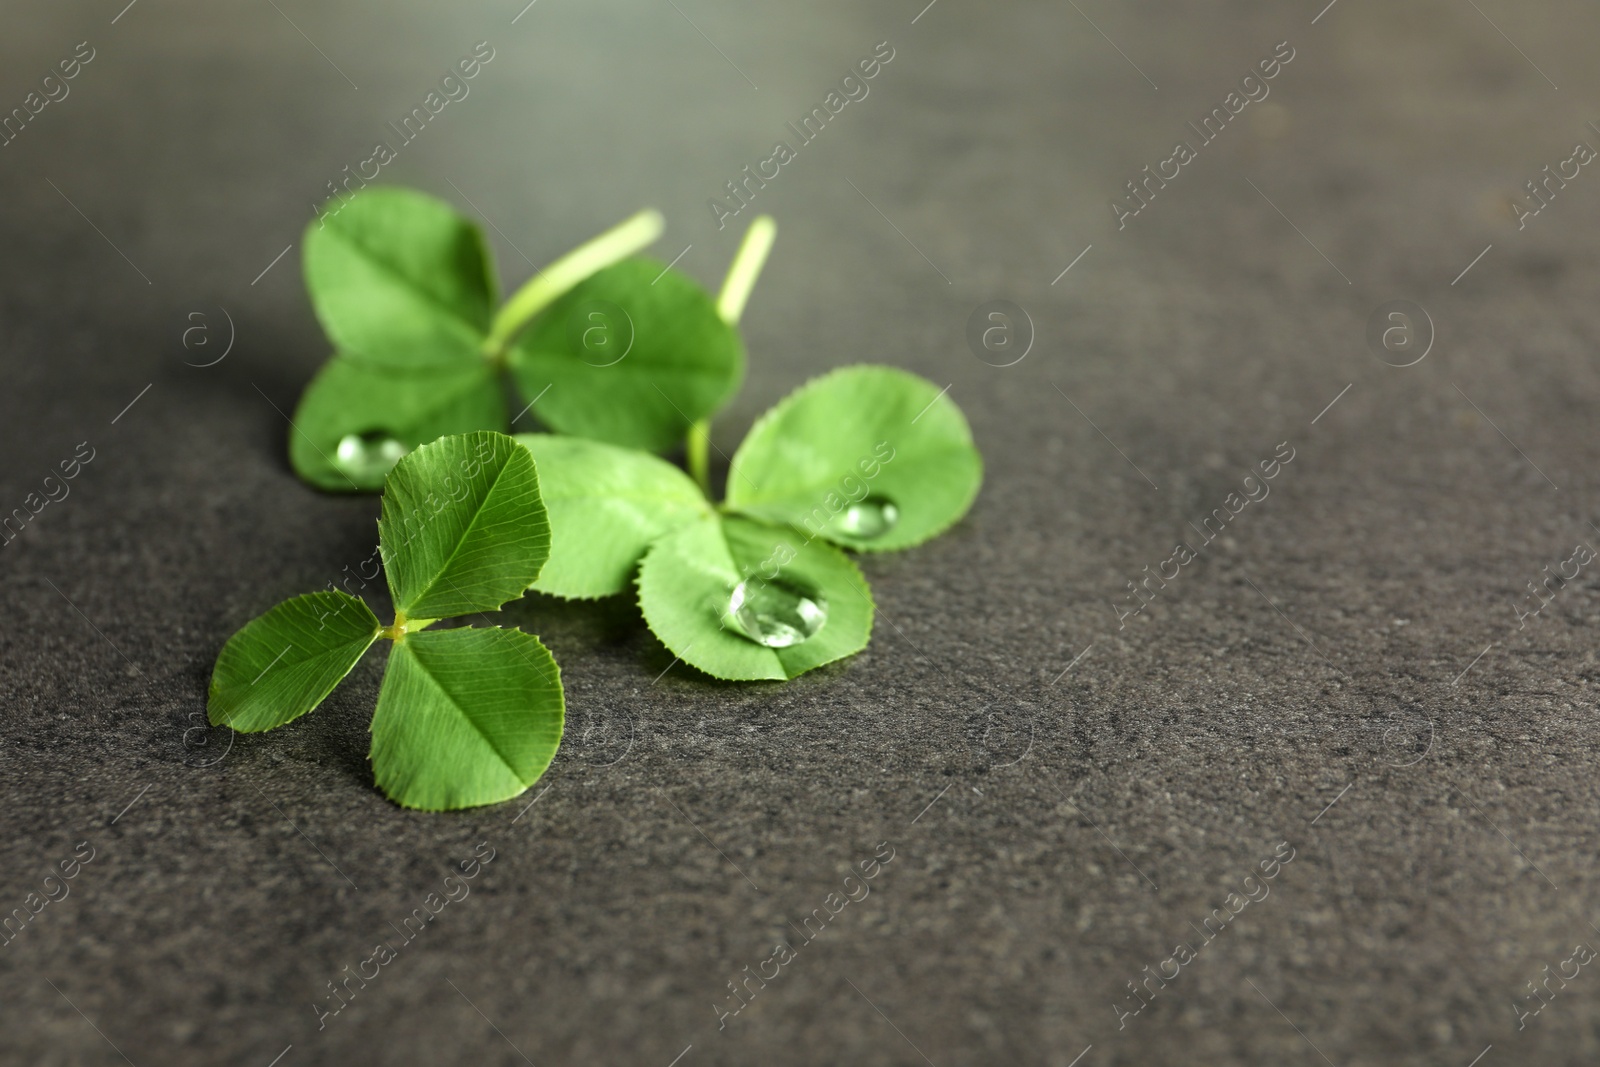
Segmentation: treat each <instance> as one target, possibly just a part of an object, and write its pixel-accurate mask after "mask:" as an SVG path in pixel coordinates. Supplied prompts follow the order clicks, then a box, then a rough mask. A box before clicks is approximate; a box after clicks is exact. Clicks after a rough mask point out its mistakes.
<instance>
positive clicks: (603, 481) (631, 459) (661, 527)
mask: <svg viewBox="0 0 1600 1067" xmlns="http://www.w3.org/2000/svg"><path fill="white" fill-rule="evenodd" d="M516 440H517V442H518V443H519V444H521V445H522V446H523V447H524V448H526V449H527V450H528V451H529V452H531V453H532V454H533V458H534V460H535V461H536V462H537V463H538V467H539V470H540V471H542V472H546V473H545V474H544V478H543V482H542V485H541V488H542V490H543V493H544V503H545V507H547V508H548V509H549V511H550V530H551V543H550V559H549V561H548V562H547V563H546V564H545V567H544V571H543V572H542V573H541V574H540V575H539V580H538V581H536V582H534V583H533V588H534V589H536V590H538V591H539V592H541V593H550V594H553V595H555V596H560V597H568V598H575V599H588V598H591V597H602V596H610V595H612V594H613V593H620V592H622V590H623V589H625V588H626V587H627V584H628V579H629V578H630V577H631V576H632V574H633V571H634V568H635V567H637V566H638V563H639V560H640V558H642V557H643V556H644V553H645V550H646V549H647V548H649V547H650V543H651V542H652V541H654V540H655V539H656V538H658V537H660V536H661V535H662V534H664V533H667V532H669V531H671V530H674V529H676V528H678V527H679V526H682V525H684V524H686V523H688V522H691V521H693V520H694V519H697V518H702V517H705V516H708V515H710V514H711V513H712V512H711V505H710V504H709V503H708V502H707V500H706V498H705V497H704V496H703V495H702V494H701V492H700V489H699V488H698V487H697V486H696V485H695V484H694V481H693V480H692V479H690V477H689V476H688V475H687V474H684V473H683V471H681V470H679V469H678V468H677V467H674V466H673V465H672V464H670V463H668V462H667V461H666V460H664V459H661V458H660V457H658V456H653V455H651V454H650V453H648V452H637V451H634V450H633V449H629V448H618V447H617V446H615V445H607V444H601V443H600V442H599V441H588V440H585V439H583V438H581V437H557V436H554V435H552V434H534V433H524V434H517V436H516ZM558 531H559V533H558Z"/></svg>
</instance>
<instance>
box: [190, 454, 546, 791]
mask: <svg viewBox="0 0 1600 1067" xmlns="http://www.w3.org/2000/svg"><path fill="white" fill-rule="evenodd" d="M378 529H379V549H380V551H381V553H382V556H383V560H384V564H385V569H386V570H387V573H388V580H389V588H390V591H391V592H392V594H393V597H394V602H395V619H394V622H393V623H392V624H391V625H389V626H382V625H380V624H379V622H378V619H377V617H376V616H374V615H373V614H372V612H371V610H370V609H368V608H367V606H366V604H365V603H363V602H362V601H361V600H359V599H358V598H356V597H352V596H350V595H348V594H345V593H340V592H331V591H325V592H320V593H311V594H308V595H306V596H300V597H295V598H293V599H291V600H288V601H285V602H284V603H282V604H279V605H278V606H277V607H275V608H273V609H272V610H271V611H268V612H267V613H266V614H265V615H262V616H260V617H259V618H257V619H254V620H253V621H251V622H250V623H248V624H246V625H245V627H244V628H243V629H241V630H240V631H239V632H238V633H236V634H234V635H233V637H231V638H230V639H229V640H228V642H227V644H226V645H225V646H223V649H222V652H221V653H220V654H219V655H218V656H217V664H216V667H215V669H214V670H213V671H212V676H211V689H210V696H209V701H208V710H209V713H210V719H211V722H212V723H214V724H216V725H224V724H226V725H231V726H233V727H234V728H235V729H237V730H241V731H245V732H255V731H261V730H270V729H273V728H274V727H277V726H282V725H283V724H285V723H287V722H290V721H292V720H293V719H295V718H298V717H299V716H301V715H304V714H305V713H306V712H308V711H311V710H312V709H314V708H315V707H316V706H317V705H318V704H320V703H321V702H322V701H323V700H324V699H325V698H326V697H327V695H328V694H329V693H330V692H332V691H333V688H334V686H336V685H337V684H338V683H339V681H340V679H342V678H343V677H344V676H345V675H346V674H348V673H349V672H350V670H351V669H352V668H354V666H355V665H356V663H357V662H358V661H359V660H360V658H361V656H362V655H363V654H364V653H365V652H366V651H367V649H368V648H370V647H371V645H372V643H373V642H374V641H376V640H377V639H378V638H379V637H387V638H389V639H391V640H392V641H393V642H394V650H393V652H392V653H391V654H390V657H389V663H388V668H387V670H386V672H385V677H384V681H383V687H382V689H381V690H380V692H379V697H378V707H377V710H376V712H375V714H374V717H373V723H372V735H373V743H372V752H371V758H372V765H373V774H374V777H375V779H376V781H377V783H378V786H379V788H381V789H382V790H383V791H384V793H385V794H386V795H387V796H388V797H389V798H390V799H391V800H393V801H395V802H396V803H397V804H400V805H402V806H405V807H412V808H421V809H424V810H428V811H442V810H447V809H453V808H464V807H472V806H474V805H479V804H491V803H495V802H496V801H500V800H505V799H508V798H509V797H512V796H515V795H516V794H518V793H520V792H522V791H523V790H525V789H526V788H527V787H528V786H530V785H532V784H533V783H534V782H535V781H537V780H538V778H539V776H540V775H542V774H543V773H544V771H545V769H546V768H547V767H548V766H549V764H550V761H551V759H552V758H554V756H555V752H556V749H557V747H558V746H559V745H560V742H561V731H562V726H563V722H564V719H565V707H566V706H565V702H564V698H563V695H562V689H561V679H560V672H559V670H558V669H557V667H556V664H555V661H554V659H553V658H552V657H551V656H550V653H549V652H548V651H547V650H546V649H545V647H544V645H543V644H541V643H540V641H539V639H538V638H536V637H532V636H530V635H528V634H524V633H521V632H520V631H515V630H501V629H498V628H496V629H472V628H461V629H454V630H444V631H438V632H433V633H424V632H420V631H422V630H423V629H424V628H425V627H427V626H429V625H431V624H432V623H433V622H435V621H437V620H438V619H440V618H444V617H449V616H454V615H462V614H469V613H473V612H480V611H493V610H495V609H496V608H498V607H500V606H501V605H502V604H504V603H505V602H507V601H509V600H512V599H514V598H516V597H518V596H520V595H521V594H522V593H523V592H524V591H525V590H526V589H527V588H528V586H530V585H531V584H532V583H533V582H534V581H535V580H536V579H537V578H538V577H539V572H540V570H541V568H542V567H543V566H544V563H545V560H546V559H547V558H548V556H549V554H550V531H549V523H548V520H547V516H546V513H545V508H544V504H543V502H542V500H541V498H540V493H539V476H538V471H537V469H536V467H535V465H534V461H533V458H532V456H531V454H530V453H529V452H528V450H527V449H525V448H523V447H522V446H520V445H518V444H517V443H516V442H515V441H513V440H511V438H509V437H507V436H505V435H504V434H498V433H490V432H481V431H480V432H475V433H469V434H461V435H456V436H450V437H444V438H440V439H439V440H437V441H434V442H431V443H429V444H425V445H423V446H421V447H420V448H418V449H416V450H415V451H414V452H411V453H410V454H408V455H406V456H404V457H403V458H401V459H400V460H399V461H398V462H397V463H396V465H395V467H394V470H393V471H392V472H391V473H390V474H389V476H388V479H387V481H386V484H385V488H384V498H383V517H382V518H381V519H380V520H379V523H378Z"/></svg>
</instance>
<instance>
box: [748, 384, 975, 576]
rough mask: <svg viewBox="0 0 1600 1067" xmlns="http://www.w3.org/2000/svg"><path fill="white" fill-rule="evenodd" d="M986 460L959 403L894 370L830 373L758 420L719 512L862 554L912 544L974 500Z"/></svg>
mask: <svg viewBox="0 0 1600 1067" xmlns="http://www.w3.org/2000/svg"><path fill="white" fill-rule="evenodd" d="M982 480H983V460H982V459H981V458H980V457H979V455H978V450H977V449H976V448H974V447H973V445H972V431H971V430H969V429H968V428H967V420H966V419H965V418H964V417H963V416H962V414H961V409H960V408H958V407H956V405H955V402H954V401H952V400H951V399H950V398H949V396H948V395H946V394H945V392H944V391H943V390H940V389H938V388H936V387H935V386H934V385H933V383H932V382H929V381H928V380H927V379H925V378H919V377H917V376H916V375H914V374H908V373H907V372H905V371H902V370H896V369H895V368H893V367H873V366H856V367H844V368H841V369H840V370H836V371H832V372H831V373H829V374H826V375H824V376H822V377H821V378H817V379H814V380H813V381H810V382H808V383H806V384H805V385H804V386H802V387H800V388H799V389H797V390H795V392H793V393H791V394H790V395H789V396H788V397H786V398H785V399H784V400H783V401H782V402H781V403H780V404H778V406H777V407H775V408H773V409H772V410H771V411H769V412H767V413H766V414H765V415H763V416H761V418H760V419H759V420H757V422H756V424H755V426H754V427H752V428H751V430H750V433H749V435H748V436H746V437H745V439H744V443H743V444H741V445H740V446H739V450H738V451H737V452H735V453H734V456H733V463H732V466H731V468H730V470H729V472H728V505H727V506H728V508H729V509H730V510H732V511H737V512H739V513H740V514H742V515H749V516H751V517H752V518H759V519H765V520H766V521H767V522H777V523H787V524H789V525H792V526H796V527H800V528H802V529H804V530H806V531H807V532H808V533H811V534H814V535H816V536H818V537H822V538H825V539H826V540H829V541H832V542H834V543H835V544H840V545H844V546H845V547H847V548H853V549H856V550H857V551H861V552H887V551H891V550H894V549H900V548H909V547H911V546H912V545H916V544H921V543H922V542H923V541H926V540H928V538H930V537H933V536H934V535H935V534H938V533H940V532H942V531H943V530H945V529H946V528H947V527H949V526H950V525H951V524H952V523H954V522H955V521H956V520H957V519H959V518H960V517H961V516H962V515H964V514H966V511H967V508H968V507H970V506H971V505H972V500H973V498H974V497H975V496H977V494H978V483H979V482H981V481H982Z"/></svg>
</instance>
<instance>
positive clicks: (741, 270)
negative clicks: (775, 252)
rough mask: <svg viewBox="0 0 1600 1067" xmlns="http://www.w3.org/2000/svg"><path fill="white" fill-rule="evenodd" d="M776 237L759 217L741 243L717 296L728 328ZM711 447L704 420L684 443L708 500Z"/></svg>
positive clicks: (736, 321) (692, 470) (693, 427)
mask: <svg viewBox="0 0 1600 1067" xmlns="http://www.w3.org/2000/svg"><path fill="white" fill-rule="evenodd" d="M777 236H778V224H777V223H776V222H774V221H772V216H771V215H760V216H757V218H756V219H755V221H753V222H752V223H750V228H749V229H748V230H746V231H745V233H744V240H742V241H740V242H739V250H738V251H737V252H735V253H734V254H733V263H732V264H731V265H730V266H729V267H728V275H727V277H725V278H724V279H723V280H722V292H720V293H718V294H717V314H719V315H721V316H722V321H723V322H726V323H727V324H728V325H729V326H737V325H738V324H739V316H740V315H743V314H744V306H745V304H747V303H748V302H749V300H750V291H751V290H752V289H754V288H755V287H756V279H757V278H759V277H760V276H761V268H762V267H763V266H764V265H765V264H766V262H767V253H769V252H771V251H772V242H773V240H774V239H775V238H776V237H777ZM710 447H711V420H710V419H701V420H700V421H698V422H696V423H693V424H692V425H690V427H689V437H688V440H687V441H686V442H685V451H687V453H688V461H689V474H690V475H691V476H692V477H693V478H694V480H695V483H696V484H697V485H699V486H700V491H701V492H702V493H704V494H705V495H706V497H707V499H709V498H710V497H711V464H710V457H709V456H708V455H707V452H708V450H709V449H710Z"/></svg>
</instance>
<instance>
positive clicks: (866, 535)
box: [833, 496, 900, 541]
mask: <svg viewBox="0 0 1600 1067" xmlns="http://www.w3.org/2000/svg"><path fill="white" fill-rule="evenodd" d="M898 521H900V509H899V508H897V507H895V505H894V501H892V500H888V499H885V498H884V497H881V496H869V497H867V498H865V499H863V500H858V501H856V502H854V503H852V504H851V505H850V506H849V507H847V508H845V509H844V510H843V511H841V512H839V514H838V515H837V516H836V517H835V518H834V520H833V526H834V529H836V530H838V531H839V532H840V533H842V534H844V535H846V536H848V537H854V538H856V539H857V540H860V541H870V540H872V539H873V538H874V537H882V536H883V535H884V534H886V533H888V532H889V531H890V530H892V529H893V528H894V524H895V523H896V522H898Z"/></svg>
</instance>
